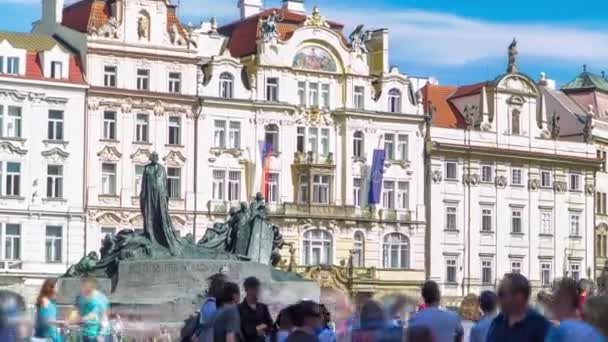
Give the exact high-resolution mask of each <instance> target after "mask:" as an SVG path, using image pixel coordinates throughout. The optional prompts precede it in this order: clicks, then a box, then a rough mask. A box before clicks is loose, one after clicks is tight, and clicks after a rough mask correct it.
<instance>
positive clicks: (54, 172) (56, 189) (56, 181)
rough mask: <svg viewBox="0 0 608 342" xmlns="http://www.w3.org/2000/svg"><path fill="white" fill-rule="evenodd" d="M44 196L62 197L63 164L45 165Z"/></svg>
mask: <svg viewBox="0 0 608 342" xmlns="http://www.w3.org/2000/svg"><path fill="white" fill-rule="evenodd" d="M46 197H47V198H63V166H62V165H47V167H46Z"/></svg>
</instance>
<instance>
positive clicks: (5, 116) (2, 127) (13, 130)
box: [0, 106, 22, 138]
mask: <svg viewBox="0 0 608 342" xmlns="http://www.w3.org/2000/svg"><path fill="white" fill-rule="evenodd" d="M4 108H5V107H3V106H0V137H3V138H21V122H22V116H21V107H17V106H7V107H6V113H5V112H4Z"/></svg>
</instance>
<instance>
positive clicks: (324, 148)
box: [320, 128, 329, 156]
mask: <svg viewBox="0 0 608 342" xmlns="http://www.w3.org/2000/svg"><path fill="white" fill-rule="evenodd" d="M320 148H321V151H320V153H321V155H322V156H327V155H328V154H329V129H328V128H321V146H320Z"/></svg>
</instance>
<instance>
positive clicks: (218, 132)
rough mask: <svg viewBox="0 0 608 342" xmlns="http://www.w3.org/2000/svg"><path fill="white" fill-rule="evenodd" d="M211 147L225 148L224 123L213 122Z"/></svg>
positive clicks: (220, 121)
mask: <svg viewBox="0 0 608 342" xmlns="http://www.w3.org/2000/svg"><path fill="white" fill-rule="evenodd" d="M213 144H214V145H213V146H214V147H216V148H226V121H223V120H215V123H214V129H213Z"/></svg>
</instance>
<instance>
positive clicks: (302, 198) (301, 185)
mask: <svg viewBox="0 0 608 342" xmlns="http://www.w3.org/2000/svg"><path fill="white" fill-rule="evenodd" d="M308 183H309V177H308V175H300V177H299V178H298V200H299V202H300V203H309V201H310V193H309V189H310V188H309V184H308Z"/></svg>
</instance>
